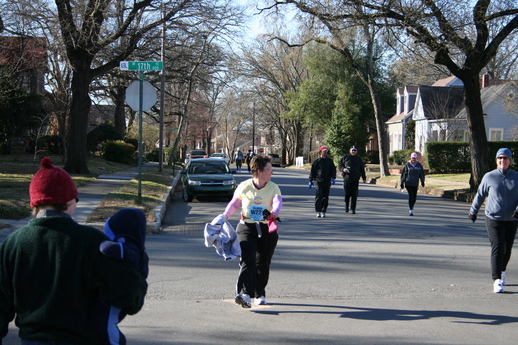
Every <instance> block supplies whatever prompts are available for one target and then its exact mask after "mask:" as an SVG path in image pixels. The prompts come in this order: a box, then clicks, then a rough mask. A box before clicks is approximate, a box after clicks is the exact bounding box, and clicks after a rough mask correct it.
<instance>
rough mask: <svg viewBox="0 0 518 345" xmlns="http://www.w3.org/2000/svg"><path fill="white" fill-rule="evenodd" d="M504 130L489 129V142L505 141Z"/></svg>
mask: <svg viewBox="0 0 518 345" xmlns="http://www.w3.org/2000/svg"><path fill="white" fill-rule="evenodd" d="M503 132H504V129H503V128H489V140H490V141H499V140H503Z"/></svg>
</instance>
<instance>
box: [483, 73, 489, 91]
mask: <svg viewBox="0 0 518 345" xmlns="http://www.w3.org/2000/svg"><path fill="white" fill-rule="evenodd" d="M485 87H489V74H484V75H483V76H482V88H485Z"/></svg>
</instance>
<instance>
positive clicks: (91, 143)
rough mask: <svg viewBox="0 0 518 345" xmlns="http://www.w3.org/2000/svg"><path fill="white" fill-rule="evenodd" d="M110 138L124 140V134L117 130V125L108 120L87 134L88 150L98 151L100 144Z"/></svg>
mask: <svg viewBox="0 0 518 345" xmlns="http://www.w3.org/2000/svg"><path fill="white" fill-rule="evenodd" d="M108 140H112V141H113V140H122V136H121V135H120V133H119V132H117V130H116V129H115V126H114V125H113V124H112V123H111V122H110V121H106V122H104V123H103V124H101V125H99V126H97V127H95V128H94V129H92V130H91V131H90V132H89V133H88V134H87V135H86V145H87V148H88V151H90V152H95V151H98V150H99V145H100V144H102V143H103V142H105V141H108Z"/></svg>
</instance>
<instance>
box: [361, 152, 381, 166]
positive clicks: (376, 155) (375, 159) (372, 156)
mask: <svg viewBox="0 0 518 345" xmlns="http://www.w3.org/2000/svg"><path fill="white" fill-rule="evenodd" d="M364 161H365V162H366V163H369V164H380V152H379V151H369V152H367V153H365V156H364Z"/></svg>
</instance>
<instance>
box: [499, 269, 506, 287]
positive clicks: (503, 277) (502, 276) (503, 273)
mask: <svg viewBox="0 0 518 345" xmlns="http://www.w3.org/2000/svg"><path fill="white" fill-rule="evenodd" d="M500 280H501V281H502V285H505V271H502V275H501V278H500Z"/></svg>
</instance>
